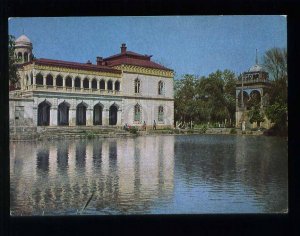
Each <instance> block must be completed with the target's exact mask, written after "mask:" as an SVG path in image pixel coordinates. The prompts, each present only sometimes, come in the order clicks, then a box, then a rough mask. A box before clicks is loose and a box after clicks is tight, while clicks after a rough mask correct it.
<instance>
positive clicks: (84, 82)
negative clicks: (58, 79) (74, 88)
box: [83, 78, 89, 89]
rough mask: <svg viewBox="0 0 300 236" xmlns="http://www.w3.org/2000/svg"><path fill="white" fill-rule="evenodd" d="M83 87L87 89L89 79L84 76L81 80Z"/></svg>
mask: <svg viewBox="0 0 300 236" xmlns="http://www.w3.org/2000/svg"><path fill="white" fill-rule="evenodd" d="M83 88H85V89H88V88H89V79H88V78H85V79H84V80H83Z"/></svg>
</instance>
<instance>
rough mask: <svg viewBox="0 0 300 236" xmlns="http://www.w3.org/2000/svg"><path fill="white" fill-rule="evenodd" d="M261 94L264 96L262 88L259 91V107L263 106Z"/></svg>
mask: <svg viewBox="0 0 300 236" xmlns="http://www.w3.org/2000/svg"><path fill="white" fill-rule="evenodd" d="M263 96H264V92H263V89H261V91H260V108H263Z"/></svg>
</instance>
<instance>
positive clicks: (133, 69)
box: [113, 64, 174, 78]
mask: <svg viewBox="0 0 300 236" xmlns="http://www.w3.org/2000/svg"><path fill="white" fill-rule="evenodd" d="M113 68H115V69H118V70H122V71H123V72H129V73H134V74H144V75H153V76H161V77H167V78H173V77H174V72H173V71H171V70H160V69H154V68H147V67H141V66H134V65H124V64H123V65H118V66H114V67H113Z"/></svg>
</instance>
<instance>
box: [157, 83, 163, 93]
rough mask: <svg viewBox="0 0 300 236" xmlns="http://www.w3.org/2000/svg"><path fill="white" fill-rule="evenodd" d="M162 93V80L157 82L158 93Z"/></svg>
mask: <svg viewBox="0 0 300 236" xmlns="http://www.w3.org/2000/svg"><path fill="white" fill-rule="evenodd" d="M163 93H164V83H163V82H162V81H159V82H158V94H159V95H162V94H163Z"/></svg>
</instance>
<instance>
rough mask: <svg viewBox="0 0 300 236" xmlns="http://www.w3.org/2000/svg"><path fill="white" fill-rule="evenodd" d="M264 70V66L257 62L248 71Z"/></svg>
mask: <svg viewBox="0 0 300 236" xmlns="http://www.w3.org/2000/svg"><path fill="white" fill-rule="evenodd" d="M262 71H264V70H263V68H262V66H260V65H258V64H256V65H254V66H251V67H250V69H249V71H248V72H262Z"/></svg>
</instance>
